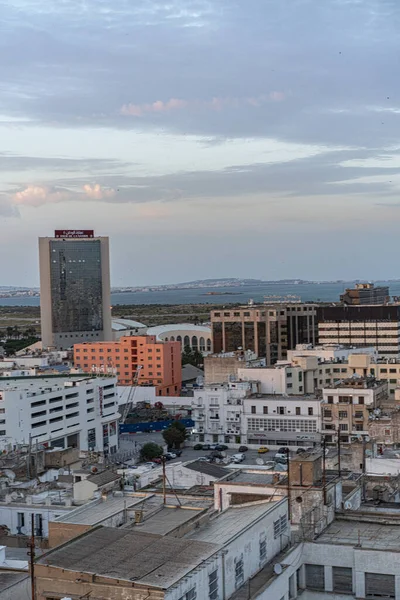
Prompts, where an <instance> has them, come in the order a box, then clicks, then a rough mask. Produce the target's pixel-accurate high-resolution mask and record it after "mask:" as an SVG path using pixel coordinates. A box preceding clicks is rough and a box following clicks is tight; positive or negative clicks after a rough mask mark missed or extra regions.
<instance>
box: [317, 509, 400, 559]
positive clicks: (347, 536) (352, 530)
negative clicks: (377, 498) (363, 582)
mask: <svg viewBox="0 0 400 600" xmlns="http://www.w3.org/2000/svg"><path fill="white" fill-rule="evenodd" d="M372 516H373V515H369V516H368V521H366V522H364V521H361V520H357V521H344V520H341V519H340V518H339V519H336V520H335V521H334V522H333V523H332V524H331V525H329V527H328V528H327V529H325V531H324V532H323V533H322V534H321V535H320V536H319V537H318V539H317V540H316V543H317V544H338V545H339V544H340V545H349V546H358V547H359V548H363V549H370V550H388V551H390V552H400V525H396V524H394V523H390V516H389V515H386V516H387V520H388V524H387V525H383V524H382V523H374V522H371V520H372Z"/></svg>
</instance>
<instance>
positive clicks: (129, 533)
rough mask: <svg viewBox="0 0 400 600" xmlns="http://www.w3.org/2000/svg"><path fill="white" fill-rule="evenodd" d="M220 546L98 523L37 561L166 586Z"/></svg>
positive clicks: (74, 569) (144, 583)
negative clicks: (95, 526) (94, 527)
mask: <svg viewBox="0 0 400 600" xmlns="http://www.w3.org/2000/svg"><path fill="white" fill-rule="evenodd" d="M220 548H221V546H220V545H219V544H215V543H207V542H203V541H195V540H191V539H178V538H172V537H162V536H159V535H154V534H151V533H145V532H142V531H138V529H136V528H135V529H133V530H132V529H114V528H112V527H98V528H96V529H93V530H91V531H89V532H87V533H85V534H84V535H82V536H81V537H78V538H75V539H74V540H71V541H70V542H69V543H67V544H65V545H64V546H62V547H60V548H59V549H57V548H56V549H55V550H53V551H50V552H49V553H47V554H45V555H44V556H43V557H41V558H40V559H39V560H38V563H39V564H45V565H49V566H53V567H59V568H60V569H66V570H68V571H76V572H78V573H97V574H98V575H103V576H105V577H110V578H112V579H120V580H121V579H123V580H125V581H129V582H132V581H135V582H136V583H139V584H142V585H148V586H154V587H157V588H160V589H166V588H169V587H170V586H171V585H173V584H174V583H176V582H177V581H179V580H180V579H182V578H183V577H184V576H185V575H187V574H188V573H189V572H190V571H193V570H194V569H195V568H196V567H198V566H199V565H200V564H201V563H202V562H203V561H205V560H207V558H209V557H210V556H212V555H213V554H215V552H217V551H218V550H219V549H220Z"/></svg>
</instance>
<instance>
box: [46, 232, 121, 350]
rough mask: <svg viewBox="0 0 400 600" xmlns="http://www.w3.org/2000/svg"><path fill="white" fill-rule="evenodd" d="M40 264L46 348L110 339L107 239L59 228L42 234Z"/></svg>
mask: <svg viewBox="0 0 400 600" xmlns="http://www.w3.org/2000/svg"><path fill="white" fill-rule="evenodd" d="M39 266H40V314H41V328H42V342H43V347H44V348H57V349H65V348H70V347H71V346H73V345H74V344H76V343H78V342H82V341H87V340H93V341H95V340H97V341H103V340H111V339H112V332H111V299H110V266H109V249H108V238H107V237H94V233H93V231H91V230H90V231H89V230H88V231H70V230H68V231H64V230H63V231H56V232H55V234H54V237H53V238H39Z"/></svg>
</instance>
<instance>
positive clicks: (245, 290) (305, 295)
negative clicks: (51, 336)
mask: <svg viewBox="0 0 400 600" xmlns="http://www.w3.org/2000/svg"><path fill="white" fill-rule="evenodd" d="M354 283H355V282H353V281H349V282H327V283H325V282H322V283H267V282H266V283H263V284H258V285H256V284H253V285H241V286H232V287H221V288H216V287H210V288H196V289H193V288H192V289H179V290H164V291H148V292H119V293H115V294H111V304H112V305H113V306H116V305H118V304H133V305H139V304H231V303H240V304H247V303H248V301H249V300H253V301H254V302H255V303H258V302H263V301H265V300H268V301H271V300H272V301H278V300H281V299H283V298H284V297H285V298H288V299H289V300H297V299H299V300H301V301H302V302H338V301H339V297H340V294H342V293H343V291H344V290H345V289H346V288H351V287H354ZM378 285H387V286H389V293H390V295H391V296H400V281H391V282H388V281H380V282H378V281H377V282H375V286H378ZM209 292H211V293H212V294H209ZM39 305H40V298H39V297H18V298H17V297H13V298H0V306H39Z"/></svg>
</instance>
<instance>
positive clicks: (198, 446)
mask: <svg viewBox="0 0 400 600" xmlns="http://www.w3.org/2000/svg"><path fill="white" fill-rule="evenodd" d="M193 450H203V444H195V445H194V446H193Z"/></svg>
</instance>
